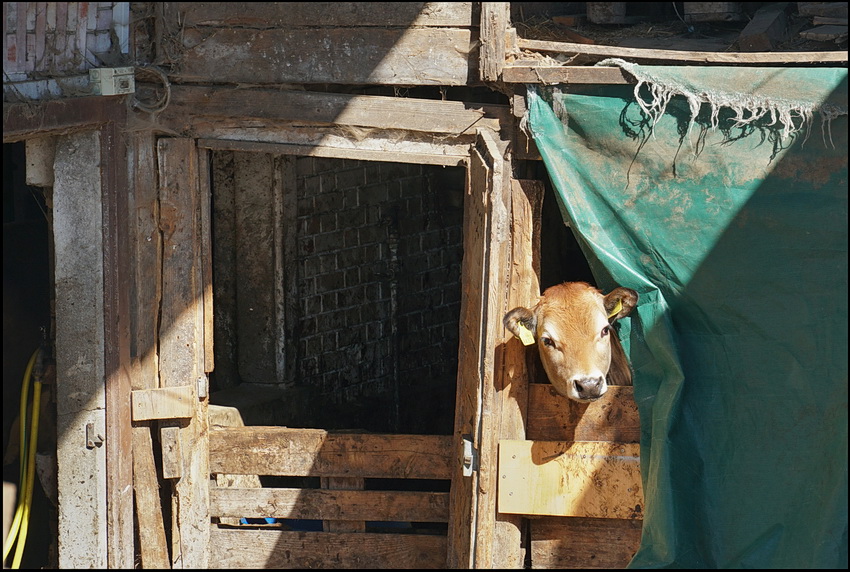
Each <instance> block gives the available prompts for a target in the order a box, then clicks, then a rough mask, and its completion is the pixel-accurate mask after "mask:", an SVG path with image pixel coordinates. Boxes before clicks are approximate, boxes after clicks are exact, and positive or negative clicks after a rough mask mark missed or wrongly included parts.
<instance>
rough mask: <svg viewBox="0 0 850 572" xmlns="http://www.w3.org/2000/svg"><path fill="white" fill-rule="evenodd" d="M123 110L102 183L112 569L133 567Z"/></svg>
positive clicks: (110, 126)
mask: <svg viewBox="0 0 850 572" xmlns="http://www.w3.org/2000/svg"><path fill="white" fill-rule="evenodd" d="M118 109H119V110H120V111H122V113H121V114H120V115H118V116H116V117H114V118H113V119H114V120H113V121H111V122H109V123H107V124H106V125H104V126H103V128H102V129H101V131H100V138H101V149H102V150H103V155H102V158H101V165H102V169H101V180H102V183H101V184H102V186H103V210H102V212H103V229H102V232H103V281H104V283H103V288H104V291H103V297H104V305H103V311H104V316H103V320H104V322H103V326H104V347H103V351H104V355H103V358H104V369H105V375H106V436H107V439H106V454H107V458H106V466H107V471H108V477H107V485H106V490H107V495H108V496H107V503H106V506H107V510H108V513H107V519H108V524H107V527H106V529H107V546H108V565H109V567H110V568H132V567H133V561H134V557H135V555H134V549H133V547H134V538H135V534H134V531H133V455H132V450H133V438H132V425H131V423H130V419H131V415H130V391H131V387H130V368H131V365H130V319H129V314H130V297H129V291H130V280H131V266H130V259H129V254H130V251H129V234H130V231H129V229H128V220H127V219H128V216H129V211H128V209H127V200H128V197H127V195H128V193H127V185H128V182H127V181H128V175H127V167H128V163H127V147H126V144H125V141H126V139H125V138H124V137H123V136H122V134H121V131H120V130H121V129H122V128H123V126H124V125H125V123H126V117H125V114H124V113H123V111H124V109H125V108H123V107H119V108H118Z"/></svg>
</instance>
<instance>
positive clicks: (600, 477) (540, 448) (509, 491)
mask: <svg viewBox="0 0 850 572" xmlns="http://www.w3.org/2000/svg"><path fill="white" fill-rule="evenodd" d="M498 501H499V505H498V507H499V512H501V513H510V514H530V515H550V516H584V517H595V518H637V519H639V518H643V491H642V490H641V482H640V445H638V444H637V443H605V442H565V441H519V440H502V441H499V496H498Z"/></svg>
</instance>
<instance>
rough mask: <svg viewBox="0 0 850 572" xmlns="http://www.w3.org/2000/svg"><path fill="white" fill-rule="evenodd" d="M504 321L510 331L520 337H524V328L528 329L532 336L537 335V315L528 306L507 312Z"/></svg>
mask: <svg viewBox="0 0 850 572" xmlns="http://www.w3.org/2000/svg"><path fill="white" fill-rule="evenodd" d="M502 323H503V324H504V325H505V327H506V328H507V329H508V331H509V332H510V333H512V334H513V335H515V336H516V337H518V338H520V339H522V338H523V335H522V334H523V332H522V330H523V328H525V329H526V330H528V331H529V332H530V333H531V335H532V336H536V335H537V316H536V315H535V314H534V312H532V311H531V310H529V309H528V308H514V309H513V310H511V311H510V312H508V313H507V314H505V317H504V318H502Z"/></svg>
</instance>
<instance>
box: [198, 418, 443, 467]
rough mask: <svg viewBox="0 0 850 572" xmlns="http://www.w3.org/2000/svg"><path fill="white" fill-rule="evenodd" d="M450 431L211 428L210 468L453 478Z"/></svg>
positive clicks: (253, 427)
mask: <svg viewBox="0 0 850 572" xmlns="http://www.w3.org/2000/svg"><path fill="white" fill-rule="evenodd" d="M450 443H451V438H450V437H449V436H447V435H378V434H362V433H339V434H336V433H328V432H327V431H324V430H322V429H289V428H286V427H257V426H252V427H238V428H227V429H216V430H214V431H212V432H211V434H210V471H211V472H212V473H231V474H240V475H291V476H318V477H375V478H407V479H448V478H449V476H450V473H449V457H450V455H451V453H450Z"/></svg>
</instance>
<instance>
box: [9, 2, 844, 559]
mask: <svg viewBox="0 0 850 572" xmlns="http://www.w3.org/2000/svg"><path fill="white" fill-rule="evenodd" d="M591 4H594V7H593V10H595V11H596V12H595V13H599V10H600V9H601V8H605V7H606V6H607V8H608V9H609V10H608V11H607V12H606V11H605V10H603V11H602V13H603V14H606V15H607V16H605V17H607V18H614V21H613V22H605V21H600V22H598V23H596V25H598V26H602V25H604V24H606V23H614V24H618V25H624V24H626V23H628V21H627V19H628V18H636V19H638V20H639V21H652V18H662V17H667V16H669V15H668V14H666V13H665V10H667V8H665V7H664V6H662V4H666V3H644V4H646V6H648V7H647V8H646V10H645V12H642V13H640V14H631V13H630V12H629V13H626V12H624V11H623V10H620V11H619V12H618V10H619V8H622V6H619V5H620V4H622V5H623V6H625V4H626V3H604V4H605V6H602V7H601V8H600V5H601V4H602V3H513V4H512V3H502V2H483V3H476V2H421V3H420V2H399V3H368V2H353V3H338V2H312V3H240V4H230V3H197V2H191V3H190V2H185V3H181V2H174V3H148V2H139V3H123V2H118V3H111V2H100V3H89V2H78V3H58V2H57V3H53V2H46V3H26V2H10V3H4V41H5V44H4V47H5V51H4V53H5V54H6V58H5V59H4V73H5V74H6V75H5V77H6V80H5V81H4V113H3V128H4V129H3V136H4V174H5V175H4V176H5V177H6V178H5V184H4V380H6V381H5V382H4V403H6V406H5V409H4V438H6V439H8V438H9V435H10V432H11V431H12V430H11V419H13V418H14V417H15V415H16V413H17V405H12V404H17V403H18V402H19V401H20V399H19V397H20V382H19V381H18V380H19V379H20V377H21V375H22V373H23V371H24V369H25V366H26V363H27V360H28V359H29V358H30V355H31V353H32V351H33V350H34V349H35V348H36V347H38V345H39V341H40V339H43V341H44V344H43V345H44V346H45V347H46V348H50V349H48V350H45V351H46V352H47V354H46V355H49V356H52V357H43V358H42V359H43V360H44V361H45V362H46V363H47V364H48V365H47V366H45V367H44V368H43V371H42V372H41V373H42V378H41V379H42V381H43V383H44V387H45V390H44V391H45V392H46V393H45V400H44V406H43V407H42V410H43V414H42V417H43V418H46V419H50V420H52V421H54V422H55V428H53V429H44V431H46V432H47V435H48V438H47V443H45V444H44V445H43V447H42V446H41V445H40V446H39V450H40V451H41V452H42V453H43V454H44V456H45V458H46V459H48V461H46V463H47V464H51V463H52V466H53V467H54V468H55V469H56V470H55V474H54V476H53V477H52V479H55V480H52V481H51V477H50V471H48V470H45V471H40V475H39V476H41V478H42V481H43V482H54V483H55V485H56V490H55V494H54V493H52V492H51V491H50V488H51V487H50V486H48V485H46V484H44V485H42V487H43V488H44V491H45V492H44V495H43V496H44V497H45V499H46V500H47V501H52V503H51V502H45V503H44V515H45V516H44V523H40V524H38V526H41V524H44V526H45V528H44V530H45V531H47V532H46V535H45V536H46V537H49V538H52V542H51V543H50V544H51V547H45V549H44V550H43V551H42V552H41V553H40V554H39V555H37V556H36V555H31V556H28V558H31V559H33V560H32V562H35V563H36V564H35V565H39V560H38V558H48V559H49V560H48V561H45V562H44V563H43V564H41V565H45V566H50V565H52V566H58V567H60V568H78V567H109V568H117V567H144V568H149V567H150V568H152V567H156V568H171V567H173V568H183V567H193V568H195V567H197V568H212V567H222V568H241V567H250V568H313V567H316V568H320V567H334V568H366V567H368V568H444V567H452V568H524V567H529V568H568V567H575V568H590V567H598V568H614V567H624V566H625V565H626V564H628V562H629V560H630V558H631V557H632V555H633V554H634V552H635V551H636V550H637V548H638V545H639V543H640V535H641V518H642V511H643V498H642V493H641V486H642V485H641V478H640V466H639V465H640V451H639V441H640V424H639V419H638V413H637V406H636V405H635V403H634V400H633V397H632V391H631V388H630V387H617V388H613V389H612V390H611V391H609V392H608V393H607V394H606V395H605V397H604V398H603V399H601V400H599V401H597V402H594V403H593V404H591V405H587V404H584V405H582V404H578V403H575V402H570V401H568V400H566V399H565V398H563V397H561V396H559V395H558V394H557V393H556V392H555V391H554V390H552V389H551V386H550V385H549V384H548V382H547V379H546V377H545V374H544V373H543V372H542V370H541V369H539V368H537V367H536V364H535V359H534V358H535V356H534V355H533V353H532V351H531V350H527V349H526V348H525V347H524V346H523V345H522V344H521V342H520V341H519V340H516V339H513V338H512V337H511V336H510V335H509V334H508V333H507V332H506V331H505V329H504V327H503V325H502V316H503V315H504V314H505V312H506V311H508V310H509V309H511V308H513V307H516V306H519V305H525V304H528V303H530V302H531V301H533V300H534V299H535V298H536V297H537V296H538V295H539V293H540V291H541V288H543V287H546V286H549V285H552V284H555V283H558V282H561V281H565V280H589V281H592V280H593V277H592V276H591V275H590V272H589V269H588V266H587V263H586V262H585V261H584V260H583V258H582V256H581V253H580V250H579V248H578V246H577V244H576V242H575V239H574V238H573V237H572V235H571V233H570V230H569V228H567V227H565V226H564V225H563V223H562V221H561V218H560V214H559V212H558V209H557V206H556V205H555V204H554V203H553V202H552V200H553V199H552V197H551V185H550V183H549V180H548V177H547V175H546V172H545V168H544V167H543V165H542V162H541V161H540V157H539V156H538V155H537V153H536V150H535V147H534V144H533V142H531V141H530V140H529V139H528V137H527V135H526V133H525V132H524V131H523V130H522V129H521V128H520V120H521V119H522V117H523V115H524V112H525V99H524V94H525V85H526V84H536V83H543V84H552V83H564V84H608V83H622V84H626V83H628V82H629V81H631V80H630V79H629V78H628V77H627V76H626V75H625V74H624V73H623V72H622V71H621V70H620V69H619V68H595V67H592V65H591V64H593V63H595V62H596V61H599V60H600V59H603V58H606V57H623V58H630V59H634V60H635V61H641V62H656V61H664V62H670V61H675V62H681V63H682V64H683V65H686V64H688V63H695V62H701V63H705V62H708V63H726V64H735V65H750V64H760V65H781V64H784V63H789V62H813V61H814V62H818V61H820V62H829V61H846V52H830V51H817V52H805V53H798V52H790V51H788V52H775V53H768V50H763V52H764V53H758V54H750V53H742V52H722V51H692V50H691V51H685V50H683V49H682V48H681V47H675V48H673V49H649V48H648V47H644V48H628V47H615V46H611V45H603V44H602V43H597V42H594V41H592V40H589V38H588V35H589V33H588V32H587V31H585V32H584V34H580V33H579V32H577V31H576V30H577V29H581V25H582V23H584V25H585V26H590V24H589V23H587V21H586V19H585V18H586V16H585V14H591V13H592V10H591ZM685 4H688V3H685ZM692 4H696V3H692ZM711 4H718V3H711ZM728 4H734V3H728ZM620 12H623V13H622V14H621V13H620ZM617 14H619V16H617ZM553 17H554V19H553ZM558 18H560V20H558ZM617 18H620V20H619V21H618V20H616V19H617ZM845 18H846V15H845ZM603 19H604V18H603ZM558 21H560V22H561V23H560V24H558V23H557V22H558ZM636 21H637V20H636ZM553 22H555V23H553ZM544 24H545V26H548V27H549V28H548V29H550V30H551V29H557V30H560V31H561V32H562V34H563V37H562V39H561V40H558V41H555V40H552V39H539V38H538V37H537V36H539V35H540V34H536V35H535V31H538V32H539V30H541V29H542V28H543V27H544ZM590 29H593V27H592V26H590V27H589V28H587V30H590ZM598 29H601V28H598ZM597 31H598V30H597ZM768 32H769V30H767V28H766V29H765V31H763V32H762V36H759V38H761V41H764V42H769V41H775V40H771V37H769V36H770V34H769V33H768ZM771 34H772V32H771ZM751 36H752V37H754V36H753V34H751V35H750V36H748V37H751ZM563 40H569V41H563ZM842 58H843V60H842ZM33 197H34V198H35V201H34V202H33ZM7 233H8V234H7ZM7 246H8V250H7ZM7 264H8V265H7ZM17 310H20V312H17ZM17 314H20V315H17ZM7 328H8V329H7ZM39 328H42V329H43V330H44V331H45V332H46V335H44V336H41V335H40V334H39ZM11 332H16V333H18V335H10V333H11ZM13 338H14V339H13ZM7 341H8V343H9V344H11V343H12V342H14V343H15V344H16V347H11V346H9V347H8V355H10V356H14V360H12V359H11V357H10V359H9V360H7V358H6V356H7ZM13 361H14V362H15V363H14V364H13V363H12V362H13ZM51 364H52V365H53V366H55V367H51ZM7 367H9V368H11V369H10V371H7ZM7 373H9V375H6V374H7ZM10 380H13V381H10ZM47 388H49V389H50V391H48V390H47ZM7 419H8V420H9V422H7V421H6V420H7ZM51 437H52V439H51ZM51 459H52V461H51ZM13 472H14V471H13ZM7 480H8V479H7ZM19 484H20V483H19ZM39 494H40V493H39ZM4 506H6V503H5V502H4ZM37 514H40V513H37ZM51 515H52V516H51ZM48 523H49V524H48ZM30 526H31V528H32V527H34V526H36V524H32V525H30ZM45 555H49V556H45ZM24 562H26V560H25V561H24Z"/></svg>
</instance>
